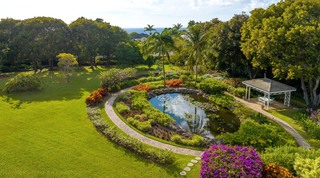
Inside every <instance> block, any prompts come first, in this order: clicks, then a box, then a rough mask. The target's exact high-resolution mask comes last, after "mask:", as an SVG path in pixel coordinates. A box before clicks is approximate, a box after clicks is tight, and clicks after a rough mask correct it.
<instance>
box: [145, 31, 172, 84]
mask: <svg viewBox="0 0 320 178" xmlns="http://www.w3.org/2000/svg"><path fill="white" fill-rule="evenodd" d="M175 50H177V47H176V46H175V43H174V40H173V38H172V36H171V32H170V29H165V30H163V31H162V32H161V33H158V32H155V33H153V34H152V35H151V36H149V37H148V38H147V40H146V41H145V43H144V46H143V55H144V58H145V59H148V58H149V56H158V57H159V58H160V59H161V61H162V72H163V83H164V87H165V86H166V71H165V67H164V64H165V61H166V60H167V61H169V62H170V53H172V52H173V51H175Z"/></svg>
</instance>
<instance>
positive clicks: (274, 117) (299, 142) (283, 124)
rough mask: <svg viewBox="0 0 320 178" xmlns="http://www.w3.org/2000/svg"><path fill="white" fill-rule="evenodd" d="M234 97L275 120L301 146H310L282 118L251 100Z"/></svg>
mask: <svg viewBox="0 0 320 178" xmlns="http://www.w3.org/2000/svg"><path fill="white" fill-rule="evenodd" d="M231 96H232V95H231ZM234 98H235V99H236V100H237V101H239V102H240V103H242V104H244V105H246V106H247V107H249V108H251V109H253V110H255V111H257V112H260V113H261V114H263V115H265V116H266V117H268V118H270V119H272V120H274V121H275V122H277V123H278V124H280V125H281V126H282V127H283V128H284V129H285V130H286V131H287V132H289V133H290V134H291V135H292V136H293V137H294V138H295V139H296V140H297V142H298V144H299V145H300V146H301V147H304V148H310V145H309V143H307V141H306V140H305V139H304V138H303V137H302V136H301V135H300V134H299V133H298V132H297V131H296V130H295V129H294V128H292V127H291V126H290V125H289V124H288V123H286V122H285V121H283V120H281V119H279V118H278V117H276V116H274V115H272V114H270V113H268V112H267V111H265V110H263V109H262V108H261V106H260V105H259V104H256V103H251V102H248V101H246V100H243V99H240V98H238V97H234Z"/></svg>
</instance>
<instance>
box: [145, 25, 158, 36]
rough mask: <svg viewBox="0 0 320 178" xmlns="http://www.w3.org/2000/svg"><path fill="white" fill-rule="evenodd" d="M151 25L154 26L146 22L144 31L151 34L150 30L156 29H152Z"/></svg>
mask: <svg viewBox="0 0 320 178" xmlns="http://www.w3.org/2000/svg"><path fill="white" fill-rule="evenodd" d="M153 27H154V25H149V24H147V26H146V27H144V31H145V32H149V35H152V32H153V31H156V29H154V28H153Z"/></svg>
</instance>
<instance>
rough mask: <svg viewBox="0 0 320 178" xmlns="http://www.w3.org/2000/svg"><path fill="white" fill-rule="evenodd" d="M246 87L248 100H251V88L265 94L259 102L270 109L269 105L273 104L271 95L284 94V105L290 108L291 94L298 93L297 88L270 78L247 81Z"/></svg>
mask: <svg viewBox="0 0 320 178" xmlns="http://www.w3.org/2000/svg"><path fill="white" fill-rule="evenodd" d="M242 83H243V84H244V85H245V86H246V95H245V98H246V99H248V100H249V99H250V94H251V88H252V89H254V90H256V91H259V92H261V93H263V94H264V97H259V98H258V100H259V101H261V102H264V104H265V105H266V106H267V108H269V105H270V104H271V103H272V102H273V99H272V98H270V95H279V94H284V95H285V97H284V103H283V104H284V105H285V106H288V107H289V106H290V98H291V92H293V91H296V88H294V87H292V86H289V85H286V84H283V83H280V82H278V81H275V80H271V79H268V78H266V77H265V78H258V79H253V80H246V81H243V82H242Z"/></svg>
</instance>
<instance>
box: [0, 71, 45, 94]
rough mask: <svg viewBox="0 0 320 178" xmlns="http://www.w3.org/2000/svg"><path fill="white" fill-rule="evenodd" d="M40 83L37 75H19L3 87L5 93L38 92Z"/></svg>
mask: <svg viewBox="0 0 320 178" xmlns="http://www.w3.org/2000/svg"><path fill="white" fill-rule="evenodd" d="M41 87H42V82H41V80H40V78H39V77H38V76H37V75H32V74H29V73H20V74H18V75H16V76H15V77H13V78H12V79H10V80H9V81H8V82H7V83H6V84H5V86H4V89H3V91H4V92H6V93H12V92H25V91H34V90H40V89H41Z"/></svg>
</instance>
